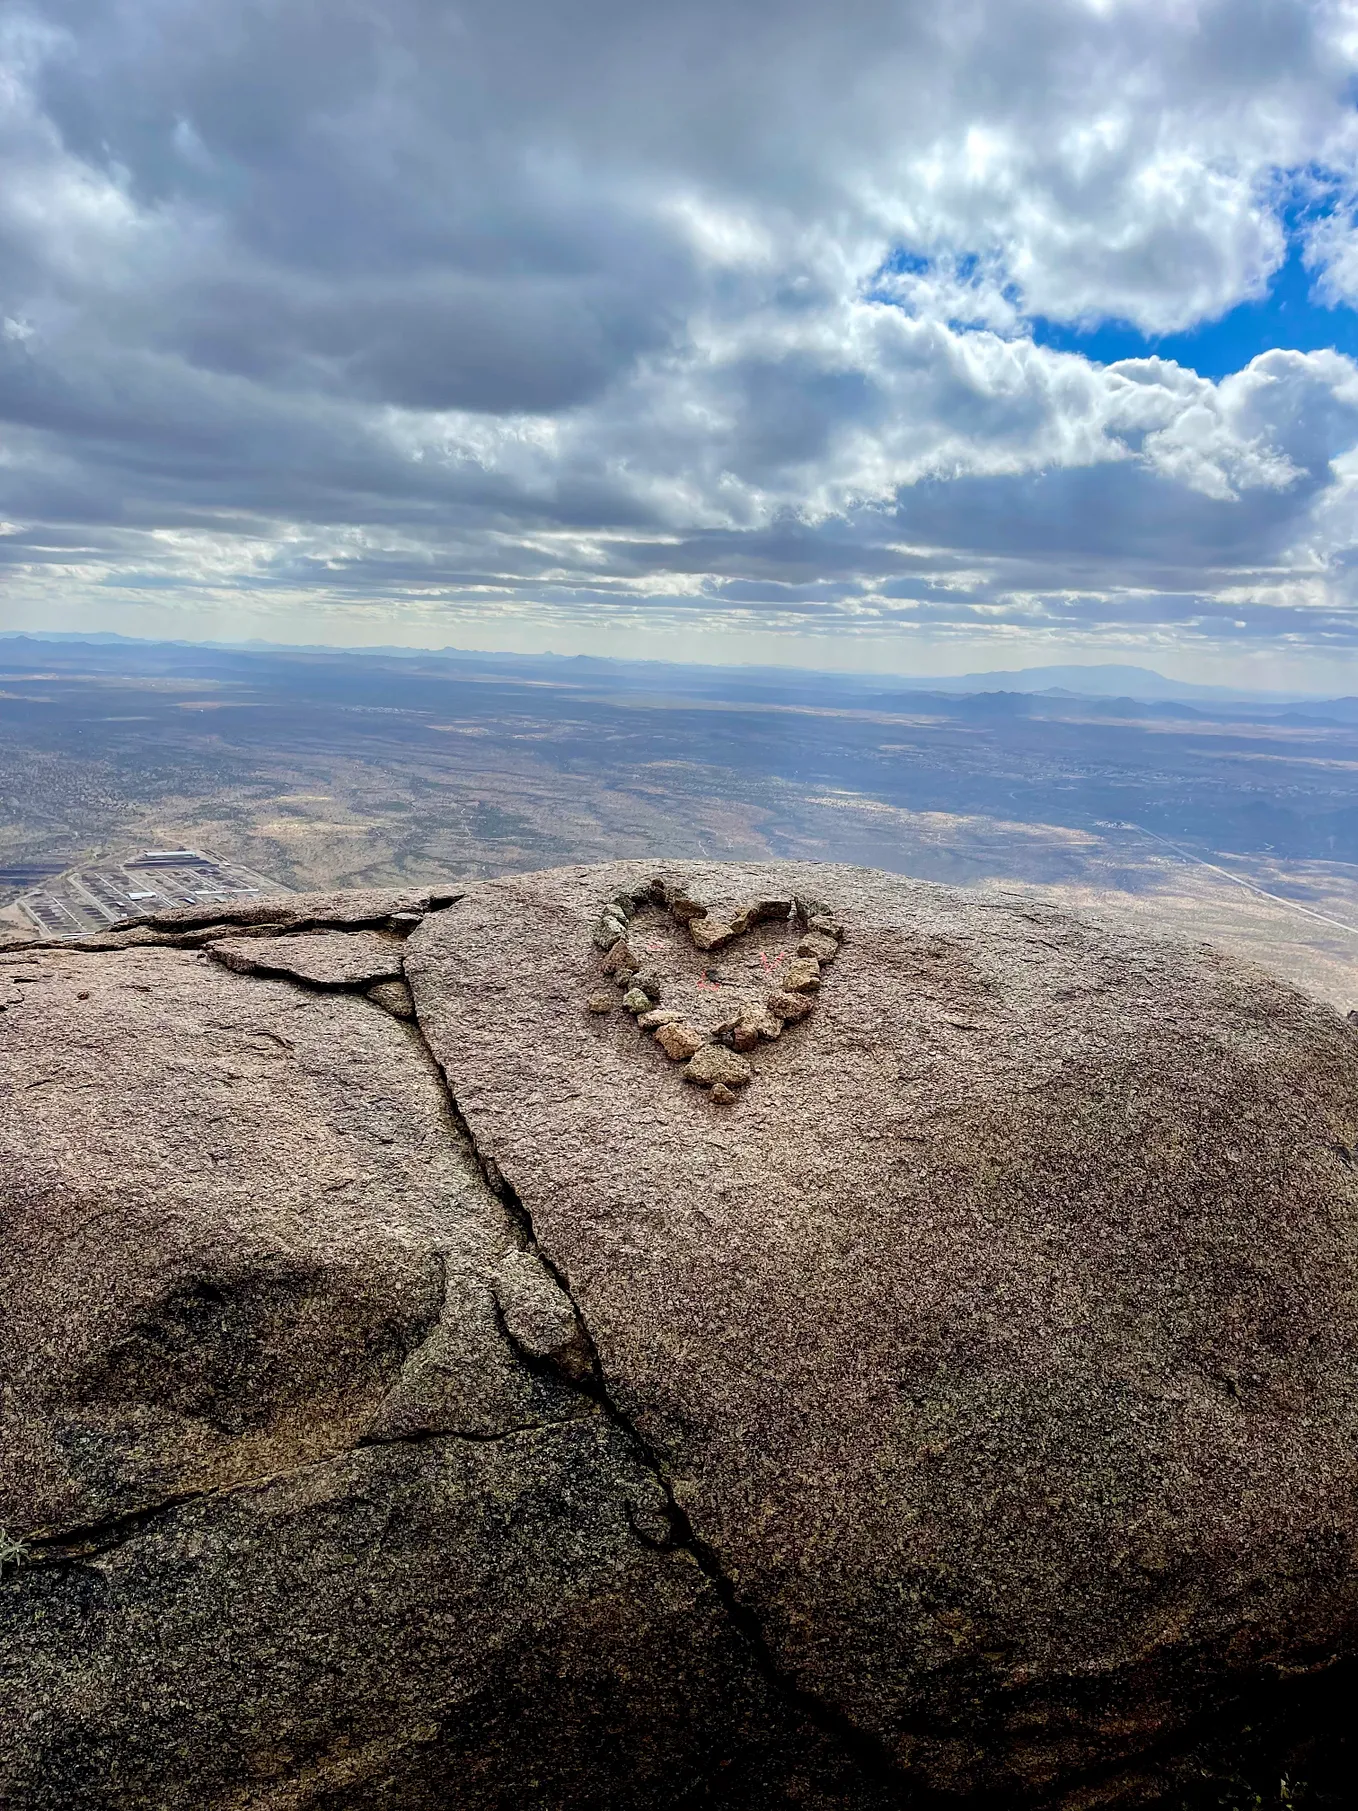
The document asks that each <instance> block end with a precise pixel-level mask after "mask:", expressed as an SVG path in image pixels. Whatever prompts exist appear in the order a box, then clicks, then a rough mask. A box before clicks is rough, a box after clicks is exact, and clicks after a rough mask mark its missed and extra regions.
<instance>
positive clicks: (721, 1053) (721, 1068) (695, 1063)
mask: <svg viewBox="0 0 1358 1811" xmlns="http://www.w3.org/2000/svg"><path fill="white" fill-rule="evenodd" d="M753 1074H754V1070H753V1069H751V1067H750V1065H749V1064H748V1063H747V1062H746V1061H745V1058H744V1057H743V1056H737V1055H736V1053H735V1051H734V1050H728V1049H727V1048H726V1046H725V1044H704V1045H703V1047H702V1049H701V1050H697V1051H695V1052H694V1054H693V1060H692V1062H690V1063H689V1064H688V1065H687V1066H686V1068H685V1069H684V1080H685V1081H686V1082H693V1083H694V1084H695V1085H696V1086H697V1087H699V1088H714V1087H715V1086H716V1085H717V1083H718V1082H720V1083H721V1084H722V1086H723V1087H724V1088H732V1089H734V1088H743V1087H744V1086H745V1084H746V1082H748V1081H749V1079H750V1077H751V1076H752V1075H753Z"/></svg>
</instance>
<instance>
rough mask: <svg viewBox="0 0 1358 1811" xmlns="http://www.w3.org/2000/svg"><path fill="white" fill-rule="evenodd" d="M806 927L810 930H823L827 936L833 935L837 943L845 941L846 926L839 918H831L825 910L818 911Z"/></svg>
mask: <svg viewBox="0 0 1358 1811" xmlns="http://www.w3.org/2000/svg"><path fill="white" fill-rule="evenodd" d="M806 928H807V929H808V930H810V931H823V932H824V934H825V935H826V936H827V937H833V938H834V939H835V941H836V943H842V942H843V941H844V926H843V925H842V924H841V923H840V922H839V920H838V919H837V918H831V917H829V916H828V915H827V914H825V913H823V912H819V913H817V915H816V916H815V917H814V918H813V919H812V920H811V922H810V923H809V924H808V925H807V927H806Z"/></svg>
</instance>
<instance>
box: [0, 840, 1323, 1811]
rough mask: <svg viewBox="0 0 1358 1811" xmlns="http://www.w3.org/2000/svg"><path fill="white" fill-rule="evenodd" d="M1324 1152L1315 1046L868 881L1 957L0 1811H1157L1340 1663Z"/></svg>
mask: <svg viewBox="0 0 1358 1811" xmlns="http://www.w3.org/2000/svg"><path fill="white" fill-rule="evenodd" d="M686 1081H687V1082H689V1083H691V1084H692V1085H687V1086H685V1085H683V1084H684V1083H685V1082H686ZM1356 1140H1358V1028H1355V1026H1354V1025H1352V1024H1349V1023H1346V1022H1345V1021H1344V1020H1342V1019H1341V1018H1340V1017H1339V1016H1338V1015H1337V1014H1336V1013H1334V1012H1333V1011H1331V1010H1330V1009H1329V1008H1327V1007H1325V1006H1322V1005H1320V1004H1318V1003H1316V1002H1314V1001H1312V1000H1310V999H1309V998H1307V997H1306V996H1304V995H1302V994H1300V993H1298V992H1296V991H1294V990H1292V989H1290V988H1289V987H1287V986H1285V985H1283V984H1282V983H1280V982H1278V981H1276V980H1274V979H1272V978H1270V977H1268V976H1267V975H1265V974H1263V973H1262V972H1260V971H1258V970H1254V969H1251V968H1249V967H1248V966H1246V965H1243V964H1241V963H1239V962H1236V961H1234V960H1232V959H1230V958H1228V957H1226V956H1224V955H1221V954H1220V953H1217V952H1215V951H1213V950H1211V949H1208V948H1206V947H1191V946H1188V945H1185V944H1178V943H1171V942H1151V941H1145V940H1141V941H1138V940H1134V939H1132V938H1130V937H1127V936H1123V935H1119V934H1116V933H1114V932H1111V931H1109V930H1106V929H1098V928H1095V927H1092V926H1090V925H1088V924H1084V923H1082V922H1080V921H1078V920H1077V919H1074V918H1072V917H1070V916H1068V915H1066V914H1065V913H1063V912H1061V911H1059V910H1056V909H1053V908H1050V907H1047V906H1044V905H1043V904H1042V903H1041V902H1040V901H1038V900H1034V899H1033V898H1030V897H1028V896H1027V895H1015V896H1004V895H1002V894H999V893H996V892H977V893H966V892H961V891H957V890H951V889H947V888H943V887H937V886H930V885H925V884H922V883H914V882H909V881H904V880H901V879H899V878H896V877H892V876H888V875H884V874H877V873H872V872H868V871H864V870H860V869H850V868H836V867H824V866H807V865H802V864H766V865H760V866H753V865H736V864H732V865H711V864H701V863H678V862H675V863H659V864H656V863H645V864H643V863H619V864H612V865H608V866H603V867H579V868H568V869H562V870H557V871H554V872H550V873H545V874H532V875H518V876H511V877H507V878H504V879H501V880H495V881H488V882H483V883H478V884H476V885H474V886H470V887H467V888H465V889H461V888H456V887H452V888H448V889H445V890H443V891H442V892H439V891H429V890H426V891H423V892H420V891H405V892H401V893H392V894H385V895H384V894H382V893H380V892H376V893H374V892H368V893H362V894H348V895H346V894H334V895H326V896H320V895H317V896H310V897H308V896H288V897H286V898H282V897H280V898H278V899H275V900H269V901H257V902H254V903H253V904H251V905H248V906H244V907H241V908H238V909H236V908H231V909H227V908H223V909H221V910H216V909H214V910H210V911H206V910H205V911H198V910H185V911H179V912H167V913H162V914H160V915H159V916H157V917H155V918H152V919H148V920H146V921H142V922H138V923H135V924H129V925H128V926H126V927H124V928H122V929H119V930H116V931H113V932H110V933H105V934H102V935H100V936H98V937H95V938H90V939H86V940H84V942H83V943H80V944H66V945H60V946H56V945H53V946H42V945H33V944H29V945H25V946H23V947H21V948H16V949H11V950H9V951H6V952H3V953H0V1204H2V1211H3V1215H4V1228H5V1236H4V1239H3V1241H2V1242H0V1410H2V1412H3V1420H2V1421H0V1528H3V1531H4V1539H3V1541H0V1671H3V1676H4V1689H3V1692H0V1798H2V1799H3V1801H4V1803H5V1804H6V1805H7V1806H12V1807H14V1808H15V1811H58V1807H60V1808H61V1811H66V1808H68V1807H73V1806H74V1807H84V1806H88V1807H98V1808H99V1811H123V1808H124V1807H128V1808H131V1807H134V1806H136V1807H139V1808H140V1807H148V1806H149V1807H154V1808H155V1811H161V1808H163V1811H201V1808H203V1807H208V1806H212V1807H219V1806H220V1807H223V1808H224V1807H227V1806H243V1807H260V1808H261V1811H263V1808H267V1811H303V1808H304V1807H305V1808H307V1811H377V1808H378V1807H381V1808H383V1811H386V1808H390V1811H397V1808H399V1811H424V1808H426V1807H427V1808H429V1811H433V1808H434V1807H446V1806H453V1805H456V1806H457V1807H459V1811H464V1808H465V1811H482V1808H485V1811H490V1808H492V1807H494V1808H495V1811H510V1808H511V1807H513V1808H514V1811H518V1808H519V1807H525V1806H532V1807H541V1811H556V1808H558V1807H560V1808H563V1811H587V1808H588V1811H650V1808H661V1807H664V1808H673V1811H679V1807H688V1806H696V1805H699V1804H702V1805H713V1806H728V1807H731V1808H732V1811H735V1808H737V1807H753V1808H754V1811H760V1808H761V1807H762V1808H766V1811H774V1808H775V1807H786V1808H791V1807H793V1806H797V1807H819V1808H821V1811H831V1808H832V1807H834V1808H839V1811H878V1808H880V1807H885V1806H894V1805H905V1804H907V1803H915V1804H926V1805H929V1804H935V1803H938V1804H942V1803H945V1802H946V1803H951V1804H965V1803H966V1802H967V1800H968V1799H973V1800H974V1801H975V1802H976V1803H978V1804H979V1803H987V1804H990V1805H995V1804H1004V1805H1026V1804H1032V1805H1066V1806H1071V1807H1074V1806H1081V1807H1086V1806H1093V1805H1096V1804H1097V1805H1122V1804H1125V1805H1133V1804H1145V1803H1149V1802H1153V1801H1154V1799H1155V1798H1156V1797H1157V1795H1158V1794H1160V1793H1162V1792H1163V1791H1164V1790H1165V1789H1166V1782H1167V1781H1171V1780H1172V1779H1173V1778H1174V1777H1175V1771H1174V1770H1175V1767H1176V1766H1177V1765H1178V1764H1179V1761H1180V1759H1181V1758H1182V1757H1183V1756H1184V1755H1186V1754H1187V1753H1188V1752H1189V1749H1190V1746H1191V1742H1192V1739H1193V1733H1194V1731H1195V1730H1196V1729H1198V1728H1200V1727H1202V1726H1203V1725H1204V1723H1205V1722H1207V1721H1210V1719H1212V1718H1213V1717H1216V1716H1219V1715H1223V1714H1225V1713H1226V1712H1227V1711H1228V1710H1229V1707H1230V1706H1231V1705H1232V1704H1233V1703H1234V1702H1236V1701H1237V1700H1240V1699H1242V1698H1243V1697H1245V1696H1247V1695H1248V1694H1250V1693H1251V1692H1255V1691H1257V1690H1259V1689H1261V1688H1262V1687H1264V1686H1266V1685H1267V1683H1268V1682H1269V1681H1270V1680H1273V1679H1276V1678H1278V1677H1279V1676H1280V1675H1286V1674H1289V1673H1296V1672H1299V1671H1302V1670H1305V1669H1314V1668H1321V1667H1324V1666H1326V1665H1327V1664H1329V1663H1331V1662H1333V1661H1335V1660H1338V1659H1340V1658H1342V1657H1344V1656H1347V1655H1349V1654H1351V1653H1352V1652H1353V1650H1354V1648H1355V1646H1358V1575H1355V1571H1354V1566H1353V1558H1352V1556H1353V1552H1354V1549H1355V1543H1358V1367H1355V1363H1354V1351H1355V1346H1358V1182H1356V1181H1355V1173H1354V1147H1355V1141H1356Z"/></svg>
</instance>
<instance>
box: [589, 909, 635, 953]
mask: <svg viewBox="0 0 1358 1811" xmlns="http://www.w3.org/2000/svg"><path fill="white" fill-rule="evenodd" d="M626 935H627V926H626V925H625V924H624V923H623V922H622V920H621V919H620V918H613V917H611V916H609V915H608V914H605V916H604V917H602V918H601V919H600V920H599V922H598V924H596V925H595V927H594V947H595V949H596V950H611V949H612V947H613V945H614V944H615V943H616V942H617V941H618V939H619V937H625V936H626Z"/></svg>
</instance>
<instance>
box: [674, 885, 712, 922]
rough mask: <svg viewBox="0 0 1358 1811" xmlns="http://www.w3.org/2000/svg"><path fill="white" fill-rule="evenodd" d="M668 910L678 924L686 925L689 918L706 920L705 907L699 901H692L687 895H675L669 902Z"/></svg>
mask: <svg viewBox="0 0 1358 1811" xmlns="http://www.w3.org/2000/svg"><path fill="white" fill-rule="evenodd" d="M670 910H671V912H673V914H674V916H675V917H676V918H677V919H678V920H679V922H680V924H687V923H688V921H689V919H690V918H706V916H707V907H706V906H705V905H704V904H703V902H702V901H701V900H700V899H693V898H691V897H690V896H689V895H688V894H687V893H682V892H680V893H676V894H675V895H674V896H673V898H672V899H671V900H670Z"/></svg>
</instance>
